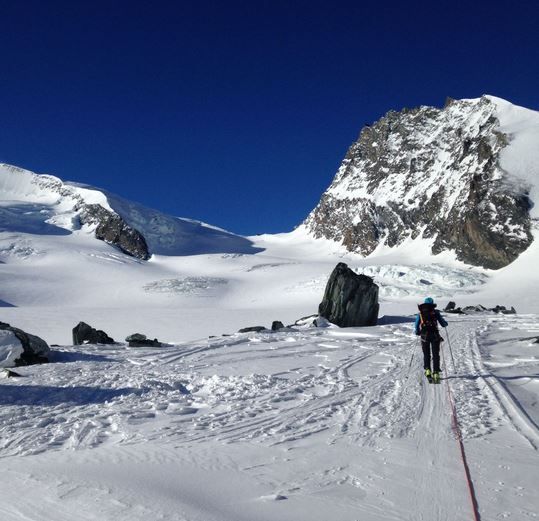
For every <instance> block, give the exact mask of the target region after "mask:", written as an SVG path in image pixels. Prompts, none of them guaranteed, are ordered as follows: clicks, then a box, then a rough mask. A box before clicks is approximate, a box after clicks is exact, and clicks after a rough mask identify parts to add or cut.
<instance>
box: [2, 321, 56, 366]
mask: <svg viewBox="0 0 539 521" xmlns="http://www.w3.org/2000/svg"><path fill="white" fill-rule="evenodd" d="M0 330H3V331H11V332H12V333H13V334H14V335H15V336H16V337H17V339H18V340H19V342H20V343H21V345H22V348H23V353H22V354H21V356H20V358H18V359H17V360H15V365H16V366H21V365H30V364H43V363H47V362H48V361H49V353H50V348H49V346H48V344H47V342H45V340H43V339H42V338H39V337H38V336H36V335H31V334H30V333H26V331H23V330H22V329H19V328H17V327H13V326H10V325H9V324H7V323H5V322H0Z"/></svg>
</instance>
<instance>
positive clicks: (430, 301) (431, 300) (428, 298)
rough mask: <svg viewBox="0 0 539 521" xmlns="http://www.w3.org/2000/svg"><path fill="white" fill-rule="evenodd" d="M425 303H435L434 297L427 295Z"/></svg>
mask: <svg viewBox="0 0 539 521" xmlns="http://www.w3.org/2000/svg"><path fill="white" fill-rule="evenodd" d="M425 304H434V300H433V298H432V297H427V298H426V299H425Z"/></svg>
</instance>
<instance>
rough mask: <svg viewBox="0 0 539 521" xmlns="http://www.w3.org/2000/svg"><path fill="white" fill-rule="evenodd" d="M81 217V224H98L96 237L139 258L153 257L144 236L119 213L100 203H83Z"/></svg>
mask: <svg viewBox="0 0 539 521" xmlns="http://www.w3.org/2000/svg"><path fill="white" fill-rule="evenodd" d="M79 219H80V222H81V224H94V225H96V229H95V237H96V239H99V240H101V241H105V242H106V243H108V244H112V245H113V246H116V247H117V248H119V249H120V250H122V251H123V252H124V253H126V254H127V255H131V256H132V257H136V258H137V259H142V260H148V259H149V258H150V257H151V255H150V252H149V250H148V244H147V243H146V239H145V238H144V236H143V235H142V234H141V233H140V232H139V231H138V230H136V229H135V228H133V227H132V226H129V225H128V224H127V223H126V222H125V221H124V220H123V219H122V217H120V216H119V215H118V214H116V213H114V212H111V211H110V210H107V209H106V208H103V207H102V206H101V205H100V204H83V205H82V206H81V207H80V213H79Z"/></svg>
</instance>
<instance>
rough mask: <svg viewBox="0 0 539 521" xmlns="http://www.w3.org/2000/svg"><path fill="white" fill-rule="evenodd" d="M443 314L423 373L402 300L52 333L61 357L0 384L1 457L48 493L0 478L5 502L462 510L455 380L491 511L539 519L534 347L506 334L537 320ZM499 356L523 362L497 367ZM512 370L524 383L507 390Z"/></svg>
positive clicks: (485, 510) (355, 513) (48, 514)
mask: <svg viewBox="0 0 539 521" xmlns="http://www.w3.org/2000/svg"><path fill="white" fill-rule="evenodd" d="M450 320H451V322H450V328H449V331H450V334H451V338H450V339H451V344H452V348H453V354H454V356H455V361H456V365H457V367H456V371H455V372H453V371H452V368H451V367H448V366H446V367H444V372H445V374H447V376H448V379H447V380H444V381H443V382H442V385H439V386H436V385H429V384H427V383H425V380H424V379H423V378H422V377H421V364H422V360H421V356H420V350H419V349H418V345H417V339H416V337H415V336H414V335H413V334H412V325H413V324H412V323H411V322H410V319H407V318H405V317H403V318H402V319H401V322H400V323H394V324H390V325H387V326H376V327H372V328H361V329H355V328H347V329H345V330H342V329H339V328H334V327H330V328H309V327H303V328H300V329H298V330H296V331H286V332H277V333H250V334H234V335H232V336H229V337H220V338H215V339H207V340H201V341H198V342H189V343H185V344H181V345H178V346H172V347H167V348H136V349H135V348H128V347H126V346H91V345H88V346H77V347H63V348H58V349H57V351H56V355H55V362H54V363H52V364H49V365H44V366H30V367H26V368H23V369H22V370H21V373H23V375H24V376H23V377H22V378H17V379H8V380H3V381H2V384H0V387H1V393H0V400H1V401H2V405H3V407H2V408H1V413H0V429H1V433H2V436H1V437H0V439H1V445H0V454H1V456H2V458H3V461H4V467H5V469H6V472H7V474H6V475H7V476H9V477H10V479H11V478H13V479H14V481H13V483H20V480H21V479H23V477H24V475H25V473H28V475H31V476H33V477H31V478H30V479H31V480H34V481H33V484H34V485H35V486H36V487H37V488H38V489H41V490H42V493H43V494H44V495H45V496H46V497H49V498H52V499H51V503H50V504H48V505H47V504H46V503H47V502H45V504H43V503H42V502H41V500H40V499H35V500H34V499H32V498H30V499H29V500H28V501H27V502H26V503H25V504H24V505H18V502H15V503H14V502H13V500H12V499H9V498H7V496H6V500H5V501H2V503H3V506H2V509H3V510H1V509H0V511H2V512H3V514H4V516H3V518H4V519H8V520H11V519H13V520H14V519H21V518H23V517H22V516H23V515H25V516H26V518H27V519H36V520H37V519H40V520H48V519H51V520H52V519H54V520H57V519H63V517H61V515H62V514H61V513H62V512H64V513H65V516H66V517H65V518H66V519H67V518H68V516H69V512H71V513H72V512H73V509H75V508H77V507H78V510H77V512H78V518H80V519H102V520H107V519H113V518H114V519H131V520H133V519H141V520H142V519H147V516H148V515H149V514H148V513H149V512H154V514H153V515H154V517H153V519H173V520H199V519H200V520H202V519H207V520H214V519H215V520H217V519H219V520H235V521H242V520H244V519H245V520H247V519H254V518H256V519H264V520H266V519H267V520H274V519H275V520H277V519H278V520H285V521H286V520H293V519H302V518H303V517H302V516H304V515H305V514H306V513H308V515H309V518H310V519H315V520H316V519H320V520H325V519H328V518H329V517H328V516H330V517H331V518H332V519H336V520H341V519H342V520H344V519H348V520H349V519H361V520H367V521H370V520H382V519H384V520H387V519H395V520H396V519H409V520H412V519H413V520H416V519H432V516H433V515H434V517H435V518H436V519H438V520H445V519H447V520H457V521H458V520H461V519H462V520H464V519H469V518H470V507H469V499H468V496H467V491H466V488H465V483H464V481H463V470H462V467H461V464H460V461H459V456H458V449H457V445H456V441H455V439H454V435H453V433H452V430H451V418H450V410H449V406H448V403H447V392H446V388H445V386H446V385H447V383H449V385H450V386H451V389H452V391H453V394H454V397H455V400H456V405H457V411H458V419H459V423H460V426H461V429H462V433H463V436H464V443H465V447H466V450H467V452H468V458H469V462H470V467H471V473H472V477H473V479H474V480H475V486H476V492H477V495H478V500H479V505H480V508H481V512H482V516H483V518H484V519H497V518H503V517H504V516H505V517H510V516H512V517H515V518H517V519H527V518H530V519H532V518H533V516H534V512H535V511H536V510H537V509H536V507H537V503H536V499H535V497H534V496H535V494H534V490H535V485H534V483H535V477H536V473H535V471H534V468H535V466H534V465H535V463H536V462H537V451H536V446H537V441H538V429H537V426H536V425H535V426H534V423H533V422H532V421H530V419H532V418H533V417H534V414H536V413H535V412H534V409H535V408H536V405H535V403H536V401H535V402H534V400H536V397H537V394H536V391H537V389H536V388H535V382H536V378H535V377H534V374H535V372H536V365H535V366H532V367H531V368H530V367H528V368H527V369H528V372H527V373H526V374H524V373H523V372H524V371H525V369H526V366H524V363H523V362H524V360H528V357H529V356H530V355H529V354H527V353H524V355H523V356H522V358H520V359H518V358H517V360H516V361H514V363H513V365H511V363H510V362H511V358H510V357H509V356H508V355H507V350H511V349H514V348H515V346H514V343H513V344H511V341H510V340H508V339H505V340H503V341H502V340H500V335H501V336H502V337H504V338H505V336H506V334H508V332H510V333H511V336H510V338H517V337H518V338H519V337H522V336H526V335H528V336H530V331H529V330H532V329H535V331H537V330H538V329H539V325H538V324H539V321H538V319H537V317H535V316H527V317H518V319H517V320H516V321H515V319H514V317H510V316H494V315H488V316H485V317H477V316H476V317H473V318H471V317H450ZM523 343H524V345H526V341H524V342H523ZM528 343H529V341H528ZM511 345H512V346H513V347H511ZM519 345H520V344H519ZM498 347H500V348H501V349H502V351H500V352H498V350H497V348H498ZM529 349H532V348H531V347H529ZM444 350H445V351H444V352H445V360H446V362H447V364H448V365H450V363H451V362H450V361H449V357H448V349H447V345H445V346H444ZM412 353H414V358H413V360H412V365H411V368H410V369H409V365H410V358H411V356H412ZM498 357H500V358H501V360H503V361H504V364H505V365H504V366H503V370H504V371H512V372H513V373H515V372H516V373H515V374H514V375H515V376H518V378H513V376H511V377H510V378H509V379H507V380H502V376H500V375H499V373H498V372H497V371H498V370H499V366H497V365H496V364H497V363H500V359H499V358H498ZM534 363H535V364H537V359H536V358H534ZM491 366H492V367H494V368H496V369H490V367H491ZM500 381H504V385H499V383H498V382H500ZM522 384H524V385H522ZM522 386H524V387H525V388H526V391H525V393H529V394H521V395H520V397H521V396H529V397H535V398H534V400H533V399H531V398H530V399H522V400H521V399H520V397H518V396H517V393H516V392H515V391H514V389H515V387H518V388H520V387H522ZM508 404H512V406H509V405H508ZM515 462H517V463H515ZM534 462H535V463H534ZM21 463H22V465H23V467H22V468H21ZM515 465H516V468H515ZM46 478H47V479H46ZM48 478H50V479H48ZM24 479H28V478H24ZM500 483H503V485H502V484H500ZM506 483H511V485H506ZM8 490H9V488H8ZM96 497H97V498H99V510H98V511H96V512H98V513H95V512H94V511H93V510H92V509H91V508H90V505H91V503H92V501H94V499H95V498H96ZM156 501H157V503H156ZM53 506H54V512H55V514H53V513H52V512H53V510H52V507H53ZM58 513H60V514H58ZM298 516H299V517H298Z"/></svg>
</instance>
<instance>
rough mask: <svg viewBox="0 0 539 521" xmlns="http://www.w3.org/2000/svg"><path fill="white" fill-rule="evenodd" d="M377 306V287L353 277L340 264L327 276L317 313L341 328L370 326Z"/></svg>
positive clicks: (375, 316) (366, 278)
mask: <svg viewBox="0 0 539 521" xmlns="http://www.w3.org/2000/svg"><path fill="white" fill-rule="evenodd" d="M379 307H380V306H379V304H378V286H377V285H376V284H375V283H374V282H373V280H372V279H371V277H367V276H366V275H357V274H356V273H354V272H353V271H352V270H351V269H350V268H349V267H348V266H347V265H346V264H344V263H343V262H340V263H339V264H337V266H336V267H335V269H334V270H333V272H332V273H331V276H330V277H329V280H328V283H327V285H326V290H325V292H324V298H323V300H322V302H321V303H320V305H319V307H318V313H319V315H320V316H322V317H324V318H326V319H327V320H329V321H330V322H331V323H333V324H336V325H338V326H341V327H349V326H374V325H376V321H377V320H378V310H379Z"/></svg>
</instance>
